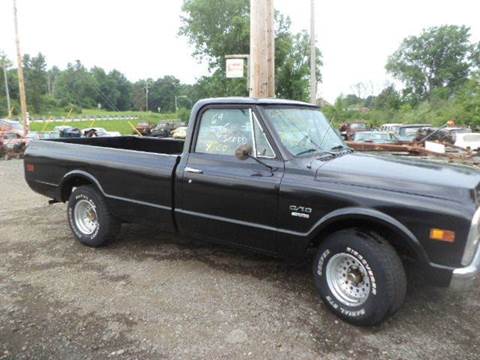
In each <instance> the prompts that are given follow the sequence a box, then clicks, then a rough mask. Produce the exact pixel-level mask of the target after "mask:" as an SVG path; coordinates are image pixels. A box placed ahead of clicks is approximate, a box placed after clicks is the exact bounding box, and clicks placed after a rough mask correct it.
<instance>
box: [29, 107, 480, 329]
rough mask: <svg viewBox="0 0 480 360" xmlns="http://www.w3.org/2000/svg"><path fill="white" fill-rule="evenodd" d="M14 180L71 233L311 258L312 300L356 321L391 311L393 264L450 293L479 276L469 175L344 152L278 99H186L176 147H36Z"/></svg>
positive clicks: (101, 239)
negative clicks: (414, 268)
mask: <svg viewBox="0 0 480 360" xmlns="http://www.w3.org/2000/svg"><path fill="white" fill-rule="evenodd" d="M25 177H26V180H27V182H28V184H29V186H30V187H31V188H32V189H33V190H34V191H36V192H38V193H40V194H43V195H46V196H48V197H49V198H51V199H52V200H51V202H68V207H67V209H68V222H69V224H70V227H71V229H72V232H73V235H74V237H75V238H76V239H77V240H79V241H80V242H81V243H83V244H85V245H88V246H101V245H104V244H105V243H106V242H108V241H110V240H112V239H114V238H115V236H116V235H117V234H118V232H119V229H120V225H121V224H122V222H145V221H147V222H155V223H156V224H159V225H161V226H162V227H163V229H164V230H165V231H172V232H179V233H182V234H184V235H188V236H191V237H195V238H199V239H202V240H205V241H214V242H222V243H226V244H231V245H234V246H239V247H242V248H247V249H252V250H255V251H260V252H262V253H266V254H270V255H274V256H280V257H283V258H287V259H293V260H299V259H302V258H305V253H306V251H307V250H309V249H310V250H311V249H314V250H315V251H316V252H317V256H316V259H315V261H314V264H313V275H314V281H315V284H316V286H317V288H318V293H319V295H320V297H321V298H322V300H323V301H324V303H325V304H326V305H327V306H328V307H329V308H330V309H331V310H332V311H333V312H335V313H336V314H337V315H338V316H340V317H341V318H343V319H345V320H346V321H348V322H351V323H353V324H357V325H373V324H378V323H380V322H381V321H383V320H384V319H385V318H386V317H388V316H390V315H392V314H394V313H395V312H396V311H397V310H398V309H399V308H400V306H401V305H402V303H403V300H404V297H405V292H406V285H407V280H406V276H405V271H404V264H405V261H408V263H410V262H409V261H411V260H414V261H416V262H417V263H418V264H419V265H420V266H419V267H418V268H419V269H421V270H422V272H423V273H424V275H425V277H426V278H427V279H429V280H430V281H431V282H432V283H434V284H437V285H440V286H450V287H453V288H457V289H464V288H467V287H468V286H469V285H471V284H472V283H474V280H475V278H476V275H477V273H478V271H479V268H480V248H479V245H478V242H479V241H478V240H479V237H480V231H479V217H480V210H479V205H480V197H479V195H480V193H479V189H480V187H479V184H480V172H478V171H476V170H473V169H469V168H466V167H460V166H446V165H440V164H438V163H434V162H428V161H419V160H414V159H407V158H402V157H398V156H397V157H396V156H394V155H389V156H388V155H383V156H373V155H368V154H360V153H354V152H353V151H352V150H351V149H349V148H348V147H347V146H345V144H344V143H343V141H342V140H341V138H340V136H339V135H338V133H337V132H335V131H334V130H333V129H332V127H331V126H330V124H329V122H328V121H327V120H326V118H325V117H324V116H323V114H322V113H321V111H320V110H319V109H318V108H317V107H315V106H313V105H309V104H305V103H301V102H294V101H288V100H274V99H252V98H221V99H206V100H202V101H199V102H198V103H197V104H196V105H195V106H194V108H193V110H192V115H191V118H190V122H189V130H188V134H187V138H186V140H185V141H184V142H183V141H178V140H172V139H155V138H146V137H143V138H141V137H132V136H126V137H112V138H78V139H76V138H71V139H55V140H41V141H35V142H33V143H31V144H30V146H29V147H28V149H27V151H26V154H25Z"/></svg>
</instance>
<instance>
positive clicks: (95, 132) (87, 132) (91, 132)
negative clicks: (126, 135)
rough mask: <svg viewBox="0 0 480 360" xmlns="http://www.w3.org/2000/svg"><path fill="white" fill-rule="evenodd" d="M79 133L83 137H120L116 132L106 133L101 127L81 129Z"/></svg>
mask: <svg viewBox="0 0 480 360" xmlns="http://www.w3.org/2000/svg"><path fill="white" fill-rule="evenodd" d="M81 133H82V135H83V136H85V137H95V136H100V137H103V136H122V134H121V133H120V132H118V131H107V130H105V129H104V128H101V127H91V128H86V129H82V130H81Z"/></svg>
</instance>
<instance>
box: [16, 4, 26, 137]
mask: <svg viewBox="0 0 480 360" xmlns="http://www.w3.org/2000/svg"><path fill="white" fill-rule="evenodd" d="M13 20H14V24H15V42H16V45H17V63H18V66H17V70H18V90H19V92H20V108H21V110H22V120H23V131H24V136H27V134H28V128H29V121H28V112H27V96H26V95H25V80H24V78H23V59H22V51H21V50H20V37H19V35H18V19H17V2H16V0H13Z"/></svg>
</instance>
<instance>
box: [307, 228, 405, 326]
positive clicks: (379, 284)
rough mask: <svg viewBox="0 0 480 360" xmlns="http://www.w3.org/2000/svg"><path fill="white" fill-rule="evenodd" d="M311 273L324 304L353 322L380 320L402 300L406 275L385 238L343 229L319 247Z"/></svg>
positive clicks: (374, 321)
mask: <svg viewBox="0 0 480 360" xmlns="http://www.w3.org/2000/svg"><path fill="white" fill-rule="evenodd" d="M313 270H314V277H315V284H316V286H317V289H318V292H319V294H320V297H321V298H322V300H323V301H324V303H325V304H326V305H327V307H328V308H329V309H330V310H331V311H333V312H334V313H335V314H337V315H338V316H339V317H341V318H342V319H344V320H345V321H347V322H349V323H351V324H354V325H363V326H371V325H376V324H379V323H381V322H382V321H383V320H385V319H386V318H387V317H388V316H390V315H392V314H394V313H395V312H396V311H397V310H398V309H399V308H400V306H401V305H402V304H403V301H404V299H405V293H406V284H407V280H406V276H405V271H404V268H403V265H402V262H401V260H400V258H399V257H398V255H397V253H396V252H395V250H394V249H393V248H392V246H391V245H390V244H388V243H387V242H386V241H385V240H383V239H379V238H378V237H377V236H372V235H371V234H368V233H366V232H363V231H360V230H353V229H350V230H342V231H338V232H335V233H333V234H331V235H329V236H328V238H326V239H325V241H323V242H322V243H321V245H320V247H319V250H318V254H317V257H316V260H315V263H314V269H313Z"/></svg>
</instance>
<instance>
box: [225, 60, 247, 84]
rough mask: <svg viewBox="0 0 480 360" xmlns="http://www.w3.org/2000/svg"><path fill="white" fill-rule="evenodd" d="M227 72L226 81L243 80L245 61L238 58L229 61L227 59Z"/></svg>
mask: <svg viewBox="0 0 480 360" xmlns="http://www.w3.org/2000/svg"><path fill="white" fill-rule="evenodd" d="M226 67H227V69H226V70H227V71H226V75H227V78H228V79H238V78H243V73H244V68H245V60H244V59H241V58H240V59H239V58H233V59H229V58H227V63H226Z"/></svg>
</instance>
